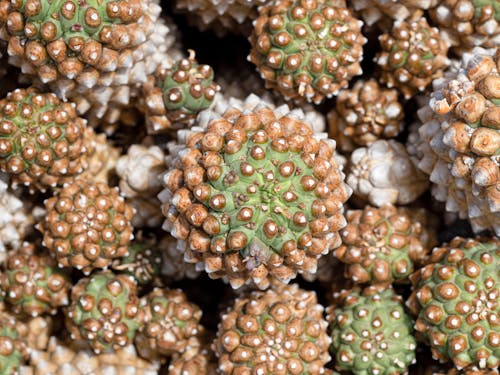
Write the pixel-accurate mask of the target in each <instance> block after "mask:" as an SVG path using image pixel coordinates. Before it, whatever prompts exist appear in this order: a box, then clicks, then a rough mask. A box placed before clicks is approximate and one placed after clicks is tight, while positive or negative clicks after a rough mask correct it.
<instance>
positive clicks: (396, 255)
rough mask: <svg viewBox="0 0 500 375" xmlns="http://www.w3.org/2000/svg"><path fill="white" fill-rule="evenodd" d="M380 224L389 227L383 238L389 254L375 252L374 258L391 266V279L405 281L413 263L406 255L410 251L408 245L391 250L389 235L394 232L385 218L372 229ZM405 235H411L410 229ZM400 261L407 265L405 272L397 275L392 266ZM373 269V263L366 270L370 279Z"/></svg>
mask: <svg viewBox="0 0 500 375" xmlns="http://www.w3.org/2000/svg"><path fill="white" fill-rule="evenodd" d="M382 222H386V223H387V225H388V227H389V231H388V232H387V235H386V236H385V248H386V249H387V250H389V253H388V254H386V253H385V252H381V251H377V252H375V253H374V254H375V258H376V259H379V260H384V261H386V262H387V263H389V264H390V265H391V266H392V267H391V274H392V277H393V279H394V280H401V279H406V278H407V277H408V276H410V274H411V273H412V271H413V261H412V260H411V258H410V255H409V253H408V251H409V250H410V244H407V245H406V246H405V247H403V248H401V249H394V248H392V247H391V246H390V243H389V239H390V238H391V235H392V234H393V233H394V231H393V229H392V226H391V223H390V222H389V220H387V219H386V218H383V219H382V220H379V221H378V222H377V223H376V224H375V225H374V227H377V226H378V225H379V224H380V223H382ZM398 233H400V232H398ZM405 234H406V235H411V229H409V230H408V231H406V233H405ZM374 246H375V244H374ZM401 260H404V261H405V262H406V264H408V268H407V272H404V273H398V271H397V269H396V267H394V264H395V263H396V262H399V261H401ZM373 268H374V264H373V263H371V264H370V266H369V267H367V268H366V270H367V271H368V272H369V273H370V275H372V277H373Z"/></svg>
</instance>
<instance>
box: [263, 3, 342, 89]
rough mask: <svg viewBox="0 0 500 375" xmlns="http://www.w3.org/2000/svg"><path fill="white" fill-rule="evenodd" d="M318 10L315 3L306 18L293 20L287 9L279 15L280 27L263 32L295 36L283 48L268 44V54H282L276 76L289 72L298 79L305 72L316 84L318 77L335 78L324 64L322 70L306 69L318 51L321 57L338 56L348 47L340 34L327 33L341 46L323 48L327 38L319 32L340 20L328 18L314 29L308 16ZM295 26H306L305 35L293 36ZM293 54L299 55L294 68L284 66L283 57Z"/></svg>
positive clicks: (270, 34)
mask: <svg viewBox="0 0 500 375" xmlns="http://www.w3.org/2000/svg"><path fill="white" fill-rule="evenodd" d="M327 3H328V2H327ZM320 9H321V6H318V9H317V10H315V11H314V12H307V15H306V17H305V18H304V19H303V20H295V19H294V18H293V15H292V10H291V8H290V9H288V11H287V12H286V13H284V14H282V18H283V21H284V24H283V27H282V28H280V29H278V30H271V29H270V28H267V30H266V32H267V33H268V34H269V37H270V38H271V40H274V38H275V36H276V35H277V34H279V33H281V32H287V33H288V34H289V35H294V38H293V41H292V42H291V43H289V44H288V45H286V46H284V47H282V46H280V45H278V44H276V43H274V42H273V47H271V49H270V50H269V52H268V54H269V53H276V52H278V53H279V54H280V55H281V56H282V62H281V66H280V67H279V68H278V69H275V72H276V75H277V76H281V75H289V74H291V75H292V76H293V78H294V81H295V82H297V81H298V78H299V77H300V76H302V75H307V76H310V77H311V78H312V82H311V84H312V86H315V85H316V84H317V83H318V80H319V79H321V78H322V77H331V78H332V79H333V80H335V79H334V77H332V74H331V73H329V72H328V70H327V68H326V64H325V65H324V66H323V70H322V71H321V72H314V71H312V70H310V69H309V64H310V62H311V59H312V56H313V55H317V54H320V55H323V56H331V57H337V56H338V55H339V54H340V53H341V52H342V51H345V50H346V49H347V50H349V49H350V46H349V45H348V44H347V43H345V41H344V40H343V39H342V37H334V36H333V35H331V34H329V38H327V39H334V40H336V41H337V42H339V43H340V47H339V48H338V49H337V50H336V51H332V50H331V49H328V48H326V46H325V40H327V39H324V40H321V39H320V38H319V37H318V35H320V34H323V33H327V32H328V31H329V30H330V28H331V27H332V26H333V25H335V24H337V23H340V22H342V21H340V20H335V21H328V20H326V19H325V25H324V26H323V27H322V28H321V29H320V30H313V29H312V28H311V26H310V20H311V16H312V15H314V14H315V13H319V12H320ZM297 25H301V26H305V28H306V29H307V34H306V35H305V36H304V37H302V38H299V37H297V36H295V33H293V29H294V27H295V26H297ZM344 25H346V26H348V23H347V22H346V23H344ZM294 54H298V55H300V56H301V57H302V61H301V64H300V65H299V66H297V67H296V68H295V69H287V68H286V64H285V62H286V57H287V56H290V55H294ZM266 58H267V55H263V56H262V58H261V62H260V64H259V65H266ZM339 63H340V62H339Z"/></svg>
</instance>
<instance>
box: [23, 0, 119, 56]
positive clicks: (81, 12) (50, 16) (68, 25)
mask: <svg viewBox="0 0 500 375" xmlns="http://www.w3.org/2000/svg"><path fill="white" fill-rule="evenodd" d="M66 1H68V0H54V1H52V2H50V1H47V0H41V1H40V3H41V6H42V7H41V10H40V12H39V13H38V14H37V15H36V16H33V17H27V16H26V21H27V22H31V23H33V24H34V25H36V26H37V29H38V33H37V34H36V35H35V36H33V37H32V38H30V39H32V40H38V41H40V42H45V43H47V42H48V41H45V40H44V39H43V38H42V36H41V34H40V30H41V28H42V25H43V24H44V23H45V22H52V23H53V24H54V26H55V27H56V29H57V33H56V37H55V38H54V39H53V40H57V39H59V38H63V39H64V41H65V42H68V41H69V39H70V38H74V37H81V38H83V39H84V40H87V39H89V38H92V39H94V40H96V41H98V42H100V41H101V39H100V37H99V33H100V32H101V30H102V28H103V27H104V26H111V25H116V24H121V23H122V21H121V20H120V19H119V18H110V17H108V15H107V12H106V6H107V4H109V3H111V2H113V1H112V0H103V1H102V2H100V1H97V0H85V1H81V2H79V1H77V0H69V1H71V2H72V3H73V4H74V5H75V14H74V16H73V18H72V19H66V18H65V17H64V16H63V15H62V12H61V7H62V6H63V4H64V3H65V2H66ZM25 5H26V0H23V5H22V7H21V11H22V12H23V13H25ZM89 8H94V9H96V10H97V11H98V13H99V16H100V18H101V23H100V25H99V26H98V27H96V28H94V27H90V26H89V25H87V24H86V23H85V12H86V10H87V9H89ZM55 15H57V18H56V17H54V16H55ZM19 35H23V36H24V33H23V32H19ZM68 52H70V53H71V50H70V49H68Z"/></svg>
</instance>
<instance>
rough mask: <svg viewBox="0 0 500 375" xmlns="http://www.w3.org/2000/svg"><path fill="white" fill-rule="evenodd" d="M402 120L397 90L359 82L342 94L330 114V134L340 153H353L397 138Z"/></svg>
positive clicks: (370, 82)
mask: <svg viewBox="0 0 500 375" xmlns="http://www.w3.org/2000/svg"><path fill="white" fill-rule="evenodd" d="M403 117H404V113H403V106H402V105H401V104H400V103H399V102H398V92H397V91H396V90H394V89H384V88H382V87H380V86H379V84H378V83H377V81H376V80H374V79H370V80H368V81H358V82H356V83H355V84H354V86H353V88H352V89H346V90H342V91H341V92H340V94H339V96H338V98H337V102H336V106H335V109H334V110H332V111H331V112H330V113H329V114H328V124H329V134H330V135H331V136H332V138H334V139H335V140H336V141H337V142H338V144H339V147H340V149H342V150H344V151H352V150H353V149H354V148H355V147H356V146H357V145H359V146H367V145H371V144H372V143H373V142H375V141H377V140H379V139H390V138H395V137H396V136H397V135H398V134H399V133H400V132H401V130H403Z"/></svg>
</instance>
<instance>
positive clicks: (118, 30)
mask: <svg viewBox="0 0 500 375" xmlns="http://www.w3.org/2000/svg"><path fill="white" fill-rule="evenodd" d="M2 9H4V11H3V12H2V15H1V17H0V25H1V26H2V31H3V34H2V35H3V38H6V37H7V36H8V38H7V40H8V41H9V52H10V54H11V55H13V56H16V57H18V58H20V59H25V60H26V61H29V63H30V64H32V65H33V66H35V67H37V68H38V69H39V70H40V72H39V75H40V76H41V78H42V80H44V82H49V81H53V80H55V79H57V78H58V77H59V75H62V76H63V77H66V78H70V79H73V78H75V76H78V75H80V74H85V71H84V69H85V67H86V66H88V65H90V66H92V67H96V68H97V69H98V70H102V71H110V70H114V69H115V68H116V65H117V64H118V57H119V54H118V51H119V50H121V49H126V48H130V47H133V46H135V45H137V44H138V43H140V42H142V41H143V40H141V39H140V38H138V36H143V33H141V32H139V31H140V27H139V25H138V24H137V21H138V20H139V19H140V17H141V16H143V14H144V11H143V8H142V6H141V1H138V0H133V1H126V0H122V1H111V0H104V1H102V2H98V1H95V0H93V1H92V0H91V1H85V2H80V1H77V0H64V1H60V2H58V3H53V4H51V3H50V2H48V1H44V0H40V1H37V0H22V1H18V2H15V3H12V2H8V1H3V2H2Z"/></svg>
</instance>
